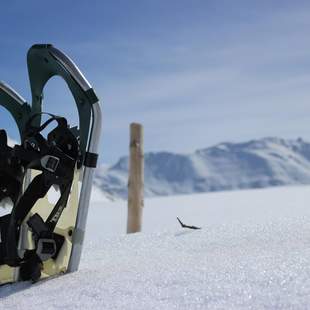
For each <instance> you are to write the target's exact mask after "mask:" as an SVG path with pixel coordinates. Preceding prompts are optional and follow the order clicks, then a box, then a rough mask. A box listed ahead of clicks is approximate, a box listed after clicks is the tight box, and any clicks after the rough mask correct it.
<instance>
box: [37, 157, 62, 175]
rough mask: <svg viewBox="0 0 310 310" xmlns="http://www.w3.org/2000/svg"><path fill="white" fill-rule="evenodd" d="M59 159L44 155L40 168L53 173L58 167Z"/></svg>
mask: <svg viewBox="0 0 310 310" xmlns="http://www.w3.org/2000/svg"><path fill="white" fill-rule="evenodd" d="M59 162H60V159H59V158H58V157H55V156H52V155H45V156H43V157H42V158H41V166H42V167H43V168H44V169H46V170H48V171H50V172H53V173H54V172H55V171H56V169H57V167H58V165H59Z"/></svg>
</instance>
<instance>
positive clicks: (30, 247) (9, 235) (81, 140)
mask: <svg viewBox="0 0 310 310" xmlns="http://www.w3.org/2000/svg"><path fill="white" fill-rule="evenodd" d="M27 62H28V71H29V79H30V86H31V93H32V104H31V105H29V104H28V103H27V102H26V101H25V100H24V99H23V98H22V97H21V96H20V95H18V93H17V92H15V91H14V90H13V89H12V88H10V87H9V86H8V85H6V84H4V83H2V82H0V105H2V106H3V107H5V108H6V109H7V110H8V111H9V112H10V113H11V115H12V116H13V118H14V120H15V122H16V124H17V127H18V130H19V134H20V140H21V144H20V145H15V146H13V147H12V146H8V141H7V140H8V138H7V134H6V131H5V130H0V201H5V200H7V199H9V200H10V201H11V203H12V209H11V212H10V213H9V214H6V215H3V216H1V217H0V284H5V283H11V282H17V281H24V280H32V281H33V282H36V281H38V280H40V279H44V278H48V277H51V276H55V275H58V274H62V273H66V272H72V271H76V270H77V269H78V266H79V262H80V257H81V251H82V246H83V239H84V233H85V226H86V220H87V213H88V206H89V199H90V192H91V186H92V177H93V172H94V168H95V167H96V163H97V157H98V155H97V147H98V142H99V138H100V131H101V110H100V106H99V100H98V98H97V96H96V94H95V92H94V90H93V89H92V87H91V86H90V84H89V83H88V81H87V80H86V79H85V77H84V76H83V75H82V73H81V72H80V71H79V69H78V68H77V66H76V65H75V64H74V63H73V62H72V60H71V59H69V58H68V57H67V56H66V55H65V54H63V53H62V52H61V51H59V50H58V49H56V48H55V47H53V46H52V45H49V44H40V45H34V46H32V47H31V48H30V49H29V51H28V55H27ZM56 75H57V76H60V77H62V78H63V79H64V80H65V82H66V83H67V85H68V87H69V89H70V91H71V93H72V95H73V97H74V99H75V102H76V105H77V109H78V114H79V124H78V127H70V126H69V125H68V123H67V120H66V119H65V118H64V117H61V116H56V115H52V114H48V113H45V112H43V89H44V87H45V85H46V83H47V82H48V80H49V79H50V78H51V77H53V76H56ZM42 115H45V117H46V115H47V116H48V119H47V120H46V121H44V122H43V120H42V119H43V117H42ZM54 123H55V125H56V126H55V127H54V128H53V129H52V130H51V131H50V132H49V133H48V134H47V136H46V137H45V136H44V135H43V133H42V131H46V130H47V129H48V128H49V127H50V126H51V125H50V124H54ZM80 180H81V181H80ZM79 183H81V187H80V186H79V185H80V184H79ZM51 188H57V189H58V191H59V193H60V194H59V198H58V200H57V201H56V202H55V203H51V202H49V200H48V199H47V196H48V195H47V194H48V192H49V191H50V189H51Z"/></svg>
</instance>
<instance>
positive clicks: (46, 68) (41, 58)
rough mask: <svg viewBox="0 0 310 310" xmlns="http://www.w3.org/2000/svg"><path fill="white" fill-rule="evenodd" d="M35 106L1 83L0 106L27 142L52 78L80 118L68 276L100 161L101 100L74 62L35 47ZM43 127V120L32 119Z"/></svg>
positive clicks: (31, 55)
mask: <svg viewBox="0 0 310 310" xmlns="http://www.w3.org/2000/svg"><path fill="white" fill-rule="evenodd" d="M27 64H28V72H29V80H30V86H31V94H32V104H31V105H29V104H28V103H27V102H26V101H25V100H24V99H23V98H22V97H21V96H20V95H19V94H18V93H17V92H16V91H14V90H13V89H12V88H11V87H10V86H8V85H7V84H5V83H2V82H0V105H1V106H3V107H4V108H6V109H7V110H8V111H9V112H10V114H11V115H12V116H13V118H14V120H15V122H16V124H17V127H18V130H19V134H20V138H21V141H23V139H24V135H25V129H26V124H27V122H28V121H29V119H30V118H32V117H33V116H34V115H38V114H40V113H41V112H42V106H43V90H44V87H45V85H46V83H47V82H48V81H49V79H50V78H52V77H53V76H60V77H62V78H63V79H64V81H65V82H66V84H67V85H68V87H69V89H70V91H71V93H72V96H73V97H74V99H75V103H76V105H77V109H78V114H79V134H80V151H81V158H82V165H83V167H81V169H83V170H82V172H81V173H82V188H81V191H80V195H79V205H78V211H77V219H76V224H75V229H74V232H73V237H72V250H71V256H70V260H69V264H68V268H67V270H66V271H67V272H73V271H76V270H77V269H78V267H79V262H80V257H81V252H82V246H83V240H84V234H85V227H86V221H87V214H88V208H89V201H90V194H91V187H92V178H93V172H94V168H95V167H96V164H97V158H98V154H97V151H98V144H99V140H100V133H101V122H102V118H101V109H100V105H99V100H98V98H97V96H96V94H95V92H94V90H93V88H92V87H91V85H90V84H89V82H88V81H87V80H86V78H85V77H84V76H83V74H82V73H81V72H80V70H79V69H78V67H77V66H76V65H75V64H74V62H73V61H72V60H71V59H70V58H69V57H68V56H66V55H65V54H64V53H62V52H61V51H60V50H58V49H56V48H55V47H54V46H52V45H51V44H37V45H34V46H32V47H31V48H30V49H29V51H28V55H27ZM33 122H34V124H35V126H37V127H40V124H41V119H40V116H39V117H35V118H34V119H33Z"/></svg>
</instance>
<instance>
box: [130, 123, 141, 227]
mask: <svg viewBox="0 0 310 310" xmlns="http://www.w3.org/2000/svg"><path fill="white" fill-rule="evenodd" d="M143 206H144V154H143V126H142V125H141V124H136V123H132V124H130V160H129V178H128V217H127V233H135V232H140V231H141V227H142V211H143Z"/></svg>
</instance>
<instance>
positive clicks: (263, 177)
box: [94, 138, 310, 198]
mask: <svg viewBox="0 0 310 310" xmlns="http://www.w3.org/2000/svg"><path fill="white" fill-rule="evenodd" d="M127 179H128V157H122V158H121V159H120V160H119V161H118V162H117V163H116V164H115V165H114V166H111V167H104V168H99V169H98V171H97V173H96V176H95V181H94V182H95V186H97V187H99V188H100V189H101V190H103V191H104V193H105V194H106V195H108V196H110V197H120V198H125V197H126V196H127V182H128V181H127ZM292 184H310V143H308V142H305V141H304V140H302V139H301V138H299V139H296V140H285V139H280V138H263V139H259V140H251V141H249V142H245V143H221V144H218V145H215V146H213V147H209V148H205V149H201V150H197V151H196V152H194V153H192V154H175V153H168V152H158V153H146V154H145V194H146V196H158V195H171V194H189V193H197V192H209V191H221V190H233V189H245V188H262V187H269V186H277V185H292Z"/></svg>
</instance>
